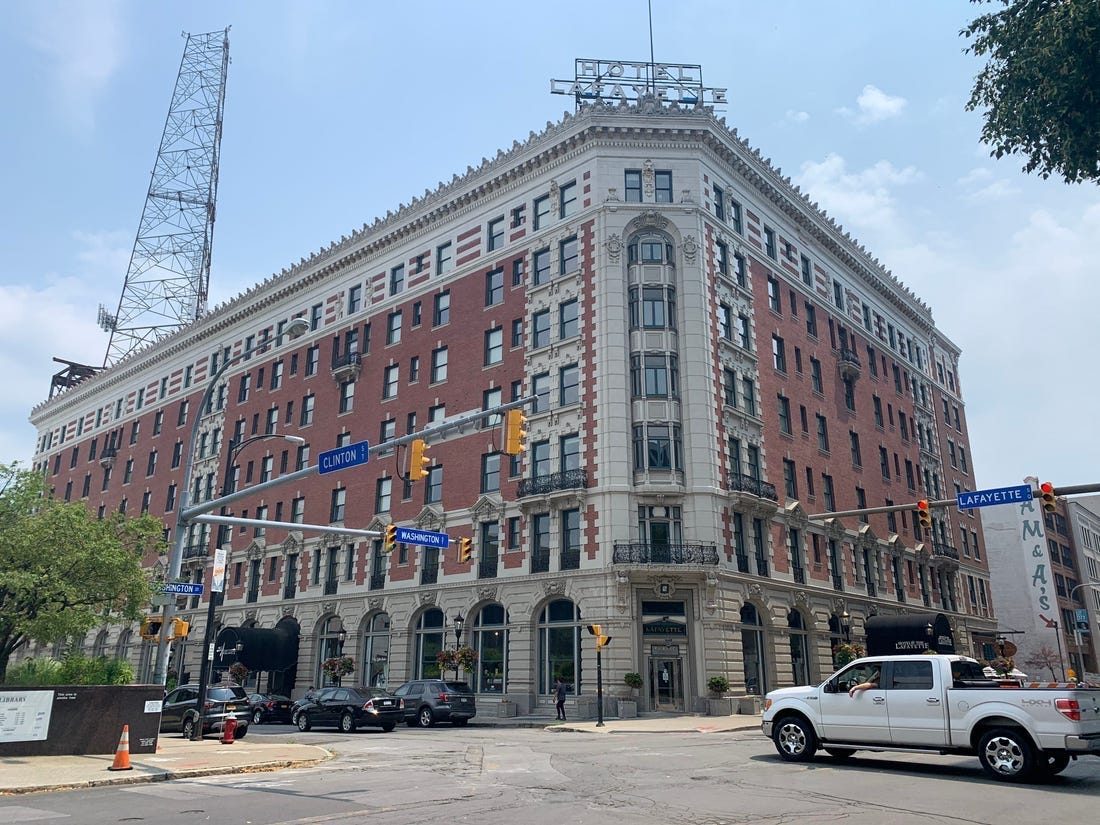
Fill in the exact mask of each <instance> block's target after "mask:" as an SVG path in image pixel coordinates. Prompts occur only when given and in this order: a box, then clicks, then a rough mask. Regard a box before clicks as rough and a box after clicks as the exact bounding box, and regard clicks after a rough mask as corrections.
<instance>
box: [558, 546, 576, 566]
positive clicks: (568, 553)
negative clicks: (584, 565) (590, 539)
mask: <svg viewBox="0 0 1100 825" xmlns="http://www.w3.org/2000/svg"><path fill="white" fill-rule="evenodd" d="M580 566H581V550H580V548H579V547H572V548H566V549H564V550H562V551H561V569H562V570H579V569H580Z"/></svg>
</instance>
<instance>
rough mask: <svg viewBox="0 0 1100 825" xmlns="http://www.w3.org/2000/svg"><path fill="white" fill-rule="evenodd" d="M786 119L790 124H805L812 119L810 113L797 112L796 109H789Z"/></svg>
mask: <svg viewBox="0 0 1100 825" xmlns="http://www.w3.org/2000/svg"><path fill="white" fill-rule="evenodd" d="M784 118H785V119H786V121H787V122H788V123H805V122H806V121H807V120H809V119H810V114H809V112H796V111H795V110H794V109H788V110H787V113H786V115H784Z"/></svg>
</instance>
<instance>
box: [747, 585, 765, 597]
mask: <svg viewBox="0 0 1100 825" xmlns="http://www.w3.org/2000/svg"><path fill="white" fill-rule="evenodd" d="M763 593H764V588H762V587H761V586H760V585H758V584H750V585H749V598H750V599H759V598H760V596H761V595H763Z"/></svg>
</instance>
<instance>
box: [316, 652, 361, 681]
mask: <svg viewBox="0 0 1100 825" xmlns="http://www.w3.org/2000/svg"><path fill="white" fill-rule="evenodd" d="M354 670H355V660H354V659H352V658H351V657H350V656H333V657H332V658H331V659H325V661H323V662H321V672H322V673H324V674H325V676H327V677H328V678H329V679H331V680H332V682H333V684H337V685H338V684H340V680H341V679H342V678H344V677H345V676H347V675H348V674H349V673H352V672H354Z"/></svg>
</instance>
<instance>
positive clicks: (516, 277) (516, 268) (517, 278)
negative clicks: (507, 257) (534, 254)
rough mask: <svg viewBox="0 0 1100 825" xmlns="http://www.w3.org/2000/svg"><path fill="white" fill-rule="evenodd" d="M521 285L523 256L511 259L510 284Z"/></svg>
mask: <svg viewBox="0 0 1100 825" xmlns="http://www.w3.org/2000/svg"><path fill="white" fill-rule="evenodd" d="M522 285H523V258H516V259H515V260H514V261H512V286H522Z"/></svg>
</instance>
